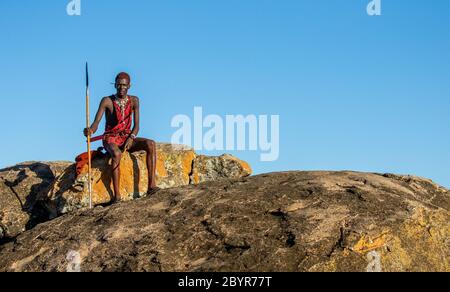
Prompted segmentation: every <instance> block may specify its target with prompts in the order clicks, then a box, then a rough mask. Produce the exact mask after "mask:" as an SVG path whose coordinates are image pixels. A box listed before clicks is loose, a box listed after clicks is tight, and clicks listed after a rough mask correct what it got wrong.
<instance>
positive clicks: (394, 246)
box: [0, 172, 450, 272]
mask: <svg viewBox="0 0 450 292" xmlns="http://www.w3.org/2000/svg"><path fill="white" fill-rule="evenodd" d="M449 208H450V192H449V191H448V190H447V189H445V188H442V187H440V186H438V185H436V184H434V183H433V182H431V181H429V180H426V179H421V178H417V177H411V176H397V175H388V174H386V175H379V174H369V173H355V172H285V173H273V174H264V175H258V176H254V177H248V178H241V179H234V180H232V179H228V180H227V179H226V180H220V181H215V182H206V183H202V184H200V185H197V186H193V185H189V186H184V187H178V188H171V189H166V190H162V191H160V192H158V193H157V194H156V195H155V196H152V197H149V198H142V199H138V200H134V201H130V202H121V203H118V204H116V205H113V206H111V207H106V208H103V207H97V208H95V209H93V210H78V211H76V212H74V213H71V214H67V215H65V216H62V217H60V218H57V219H55V220H53V221H50V222H47V223H44V224H40V225H38V226H37V227H35V228H34V229H33V230H30V231H27V232H25V233H23V234H21V235H20V236H18V237H17V238H16V240H15V241H14V242H10V243H6V244H4V245H2V246H0V254H1V257H0V271H67V270H72V269H73V268H74V267H75V269H79V270H81V271H369V272H374V271H450V266H449V229H450V222H449Z"/></svg>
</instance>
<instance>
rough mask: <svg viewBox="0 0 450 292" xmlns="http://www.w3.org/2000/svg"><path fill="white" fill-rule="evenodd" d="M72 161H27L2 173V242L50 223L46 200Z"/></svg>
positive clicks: (0, 221)
mask: <svg viewBox="0 0 450 292" xmlns="http://www.w3.org/2000/svg"><path fill="white" fill-rule="evenodd" d="M71 164H72V163H71V162H25V163H22V164H19V165H16V166H13V167H9V168H5V169H2V170H0V239H1V238H4V237H14V236H16V235H18V234H19V233H21V232H23V231H25V230H26V229H29V228H32V227H33V226H34V225H36V224H37V223H39V222H42V221H46V220H48V216H47V214H46V212H45V209H43V206H42V200H43V199H44V198H45V195H46V192H47V191H48V188H49V186H50V185H51V184H52V183H53V181H54V180H55V177H56V176H59V175H60V174H61V173H63V172H64V170H65V169H66V168H67V167H69V166H70V165H71Z"/></svg>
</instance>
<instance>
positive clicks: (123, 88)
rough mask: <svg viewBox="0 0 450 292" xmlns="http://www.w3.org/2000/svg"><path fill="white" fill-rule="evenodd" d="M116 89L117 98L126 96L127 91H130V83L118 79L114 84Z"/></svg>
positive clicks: (126, 80)
mask: <svg viewBox="0 0 450 292" xmlns="http://www.w3.org/2000/svg"><path fill="white" fill-rule="evenodd" d="M116 89H117V94H118V95H119V96H126V95H127V94H128V89H130V82H129V81H128V79H119V80H117V82H116Z"/></svg>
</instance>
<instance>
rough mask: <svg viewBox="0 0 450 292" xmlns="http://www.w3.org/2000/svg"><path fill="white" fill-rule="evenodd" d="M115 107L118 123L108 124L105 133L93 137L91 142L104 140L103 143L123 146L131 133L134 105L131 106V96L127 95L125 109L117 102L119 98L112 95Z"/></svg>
mask: <svg viewBox="0 0 450 292" xmlns="http://www.w3.org/2000/svg"><path fill="white" fill-rule="evenodd" d="M111 99H112V101H113V105H114V109H115V111H114V112H115V114H116V120H117V125H115V126H111V125H106V130H105V133H104V134H103V135H101V136H98V137H93V138H92V139H91V142H95V141H99V140H103V145H105V142H106V143H108V144H116V145H117V146H119V147H122V146H123V145H124V144H125V142H126V141H127V139H128V138H129V137H130V134H131V122H132V121H131V120H132V114H133V110H132V106H131V98H130V97H127V99H128V100H127V103H126V105H125V106H124V108H123V111H122V109H121V107H120V106H119V104H118V103H117V99H116V98H115V97H114V96H112V97H111Z"/></svg>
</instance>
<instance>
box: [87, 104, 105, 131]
mask: <svg viewBox="0 0 450 292" xmlns="http://www.w3.org/2000/svg"><path fill="white" fill-rule="evenodd" d="M106 103H107V97H104V98H103V99H102V101H101V102H100V105H99V107H98V110H97V114H96V115H95V120H94V122H93V123H92V125H91V128H90V130H91V131H90V134H91V135H93V134H95V132H97V129H98V125H99V124H100V122H101V120H102V118H103V114H104V113H105V109H106ZM84 135H85V136H87V129H84Z"/></svg>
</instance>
